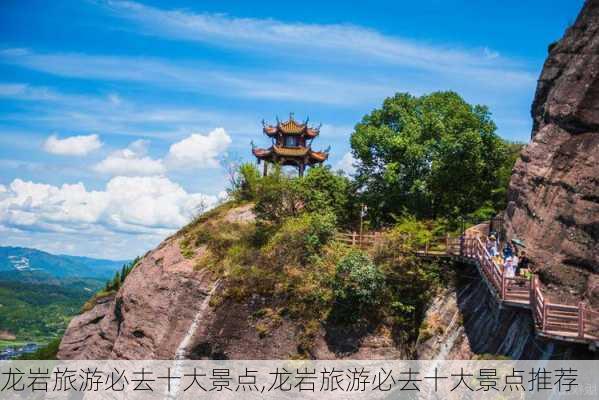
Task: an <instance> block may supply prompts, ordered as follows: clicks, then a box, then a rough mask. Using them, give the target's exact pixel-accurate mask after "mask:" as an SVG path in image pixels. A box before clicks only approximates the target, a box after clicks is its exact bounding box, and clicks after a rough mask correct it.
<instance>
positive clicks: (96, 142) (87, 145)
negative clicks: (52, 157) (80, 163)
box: [44, 135, 102, 156]
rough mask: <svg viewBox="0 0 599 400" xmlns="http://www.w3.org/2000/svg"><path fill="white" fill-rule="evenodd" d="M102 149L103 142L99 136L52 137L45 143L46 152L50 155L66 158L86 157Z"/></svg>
mask: <svg viewBox="0 0 599 400" xmlns="http://www.w3.org/2000/svg"><path fill="white" fill-rule="evenodd" d="M100 147H102V142H100V138H99V137H98V135H87V136H70V137H66V138H64V139H60V138H58V136H56V135H52V136H50V137H49V138H48V139H46V141H45V142H44V150H46V151H47V152H48V153H52V154H59V155H66V156H84V155H86V154H88V153H90V152H92V151H94V150H97V149H99V148H100Z"/></svg>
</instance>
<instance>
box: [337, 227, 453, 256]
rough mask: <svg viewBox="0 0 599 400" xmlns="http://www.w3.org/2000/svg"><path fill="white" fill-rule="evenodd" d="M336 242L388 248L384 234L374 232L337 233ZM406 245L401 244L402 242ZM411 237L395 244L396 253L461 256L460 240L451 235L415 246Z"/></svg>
mask: <svg viewBox="0 0 599 400" xmlns="http://www.w3.org/2000/svg"><path fill="white" fill-rule="evenodd" d="M335 240H337V241H338V242H341V243H345V244H347V245H349V246H354V247H359V248H361V249H370V248H374V247H376V246H388V245H390V243H388V241H387V240H386V239H385V235H384V234H383V232H373V233H367V234H362V235H360V234H359V233H358V232H337V233H336V235H335ZM402 241H403V242H404V243H401V242H402ZM410 242H411V241H410V237H409V235H404V236H403V237H402V240H400V243H394V247H395V248H394V251H395V252H396V253H398V254H416V255H418V256H423V257H443V256H452V255H459V254H460V239H459V238H458V237H452V236H449V235H446V236H443V237H439V238H435V239H432V240H428V241H425V242H424V243H422V244H420V245H418V246H413V245H411V244H409V243H410Z"/></svg>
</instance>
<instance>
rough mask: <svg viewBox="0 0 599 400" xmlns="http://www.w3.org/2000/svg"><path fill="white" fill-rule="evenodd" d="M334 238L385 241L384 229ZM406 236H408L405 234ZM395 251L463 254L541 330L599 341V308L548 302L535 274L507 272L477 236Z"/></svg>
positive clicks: (355, 242) (367, 244)
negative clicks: (598, 309)
mask: <svg viewBox="0 0 599 400" xmlns="http://www.w3.org/2000/svg"><path fill="white" fill-rule="evenodd" d="M335 238H336V240H337V241H340V242H342V243H345V244H347V245H350V246H355V247H359V248H362V249H368V248H375V247H376V246H381V245H386V244H385V237H384V235H383V234H382V233H381V232H375V233H370V234H363V235H360V234H358V233H357V232H339V233H337V235H336V237H335ZM406 240H407V241H408V240H409V237H407V236H406ZM396 251H397V252H398V253H406V254H415V255H417V256H421V257H460V258H462V259H465V260H468V261H470V262H473V263H474V264H475V265H476V267H477V268H478V269H479V272H480V273H481V275H482V276H483V278H484V280H485V282H486V283H487V285H488V286H489V288H490V289H491V291H492V292H493V293H494V295H495V296H496V297H497V299H498V300H499V301H500V302H501V303H504V304H506V305H509V306H517V307H525V308H529V309H530V310H531V311H532V316H533V319H534V321H535V325H536V329H537V331H538V332H539V334H541V335H543V336H546V337H550V338H554V339H559V340H565V341H575V342H598V343H599V311H597V310H593V309H591V308H590V307H589V306H588V305H587V304H586V303H584V302H580V303H578V304H576V305H567V304H556V303H551V302H549V301H548V299H547V296H545V295H544V294H543V291H542V288H541V285H540V284H539V278H538V276H536V275H533V276H532V277H530V278H527V277H520V276H515V277H508V276H506V274H505V270H504V268H503V267H502V266H501V265H499V264H497V263H496V262H495V261H494V260H493V257H491V255H490V254H489V252H488V251H487V249H486V247H485V245H484V244H483V242H482V240H481V239H480V237H478V236H467V235H464V236H461V237H459V238H456V237H450V236H446V237H443V238H438V239H435V240H432V241H427V242H425V243H424V244H422V245H420V246H417V247H416V248H414V247H413V246H399V248H398V249H397V250H396Z"/></svg>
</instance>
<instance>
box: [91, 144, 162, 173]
mask: <svg viewBox="0 0 599 400" xmlns="http://www.w3.org/2000/svg"><path fill="white" fill-rule="evenodd" d="M147 146H148V142H147V141H145V140H136V141H135V142H133V143H131V144H130V145H129V147H127V148H126V149H122V150H117V151H115V152H112V153H111V154H109V155H108V157H106V158H105V159H104V160H102V161H100V162H99V163H98V164H96V165H94V167H93V169H94V170H95V171H97V172H100V173H103V174H110V175H124V176H144V175H160V174H163V173H164V172H165V171H166V169H165V168H164V165H163V164H162V160H155V159H153V158H151V157H149V156H147Z"/></svg>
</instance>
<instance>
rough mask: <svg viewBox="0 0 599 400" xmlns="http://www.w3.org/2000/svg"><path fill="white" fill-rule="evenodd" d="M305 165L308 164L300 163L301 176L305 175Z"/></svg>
mask: <svg viewBox="0 0 599 400" xmlns="http://www.w3.org/2000/svg"><path fill="white" fill-rule="evenodd" d="M305 167H306V164H304V163H303V162H302V163H300V164H299V166H298V170H299V176H300V177H302V176H304V168H305Z"/></svg>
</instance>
